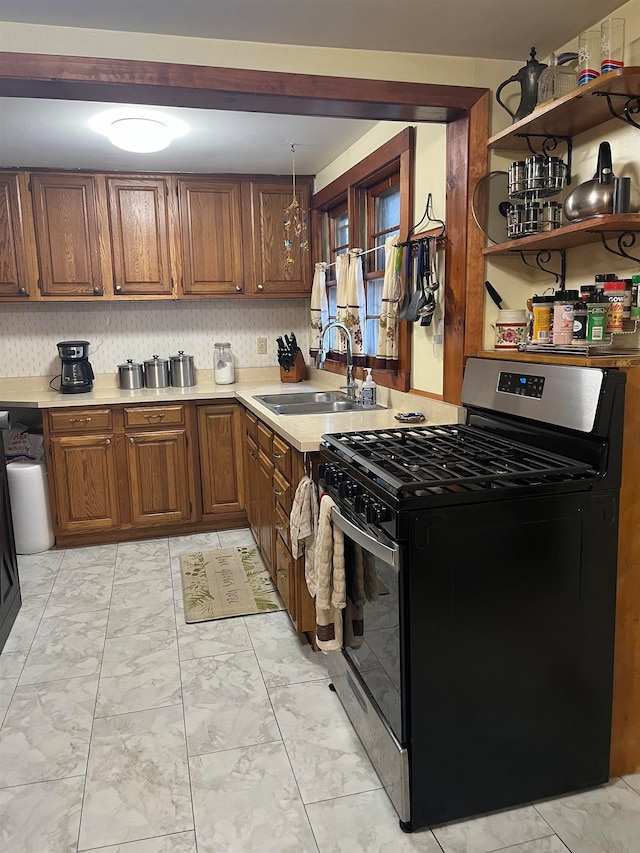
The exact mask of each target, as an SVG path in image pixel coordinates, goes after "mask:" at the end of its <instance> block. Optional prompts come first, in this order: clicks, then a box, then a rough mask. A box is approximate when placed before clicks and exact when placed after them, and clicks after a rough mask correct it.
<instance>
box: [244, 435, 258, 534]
mask: <svg viewBox="0 0 640 853" xmlns="http://www.w3.org/2000/svg"><path fill="white" fill-rule="evenodd" d="M244 461H245V479H244V483H245V501H246V505H247V519H248V520H249V527H250V528H251V532H252V533H253V538H254V539H255V540H256V542H257V543H258V545H260V513H259V508H258V499H259V494H258V491H259V490H258V486H259V467H258V445H257V444H256V443H255V441H254V440H253V439H252V438H251V436H250V435H246V436H245V457H244Z"/></svg>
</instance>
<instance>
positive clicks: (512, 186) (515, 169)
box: [509, 160, 526, 198]
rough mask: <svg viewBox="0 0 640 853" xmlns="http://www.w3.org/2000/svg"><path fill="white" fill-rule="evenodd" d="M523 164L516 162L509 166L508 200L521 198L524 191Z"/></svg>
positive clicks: (520, 161) (524, 174) (524, 171)
mask: <svg viewBox="0 0 640 853" xmlns="http://www.w3.org/2000/svg"><path fill="white" fill-rule="evenodd" d="M525 176H526V170H525V162H524V160H516V161H515V162H513V163H512V164H511V165H510V166H509V198H522V197H523V196H524V193H525V190H526V183H525Z"/></svg>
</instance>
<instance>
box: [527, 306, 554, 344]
mask: <svg viewBox="0 0 640 853" xmlns="http://www.w3.org/2000/svg"><path fill="white" fill-rule="evenodd" d="M553 300H554V297H553V296H551V295H547V296H534V297H533V299H532V300H531V307H532V314H533V329H532V331H531V341H532V343H535V344H548V343H551V312H552V310H553Z"/></svg>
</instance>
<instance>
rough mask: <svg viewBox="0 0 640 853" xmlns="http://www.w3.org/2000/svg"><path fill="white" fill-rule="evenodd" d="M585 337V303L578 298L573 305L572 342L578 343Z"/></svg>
mask: <svg viewBox="0 0 640 853" xmlns="http://www.w3.org/2000/svg"><path fill="white" fill-rule="evenodd" d="M586 339H587V304H586V302H583V301H582V299H579V300H578V301H577V302H576V304H575V305H574V306H573V343H574V344H577V345H580V344H583V343H584V342H585V341H586Z"/></svg>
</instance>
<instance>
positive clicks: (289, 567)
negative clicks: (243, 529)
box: [245, 411, 315, 633]
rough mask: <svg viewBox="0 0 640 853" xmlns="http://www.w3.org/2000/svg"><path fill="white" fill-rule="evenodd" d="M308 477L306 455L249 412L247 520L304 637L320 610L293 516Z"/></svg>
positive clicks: (246, 483)
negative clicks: (298, 552)
mask: <svg viewBox="0 0 640 853" xmlns="http://www.w3.org/2000/svg"><path fill="white" fill-rule="evenodd" d="M303 476H304V461H303V457H302V454H301V453H299V452H298V451H297V450H295V449H294V448H292V447H291V446H290V445H289V444H288V443H287V442H286V441H284V439H282V438H280V436H278V435H275V434H273V433H272V432H271V431H270V430H269V427H267V426H266V425H265V424H262V423H261V422H260V421H258V420H257V419H256V418H255V416H254V415H253V414H251V413H250V412H248V411H246V412H245V492H246V495H247V518H248V519H249V524H250V526H251V530H252V532H253V535H254V537H255V539H256V542H257V543H258V547H259V548H260V553H261V555H262V559H263V561H264V563H265V564H266V565H267V567H268V569H269V572H270V573H271V577H272V578H273V582H274V583H275V585H276V587H277V588H278V592H279V594H280V597H281V598H282V602H283V604H284V606H285V607H286V609H287V612H288V613H289V616H290V617H291V621H292V622H293V624H294V625H295V627H296V630H297V631H298V632H300V633H303V632H313V631H314V630H315V605H314V601H313V599H312V598H311V596H310V595H309V592H308V590H307V584H306V581H305V576H304V556H302V557H298V558H297V559H294V557H293V555H292V554H291V547H290V540H289V514H290V512H291V505H292V501H293V496H294V494H295V491H296V488H297V486H298V483H299V482H300V480H301V478H302V477H303Z"/></svg>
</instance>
